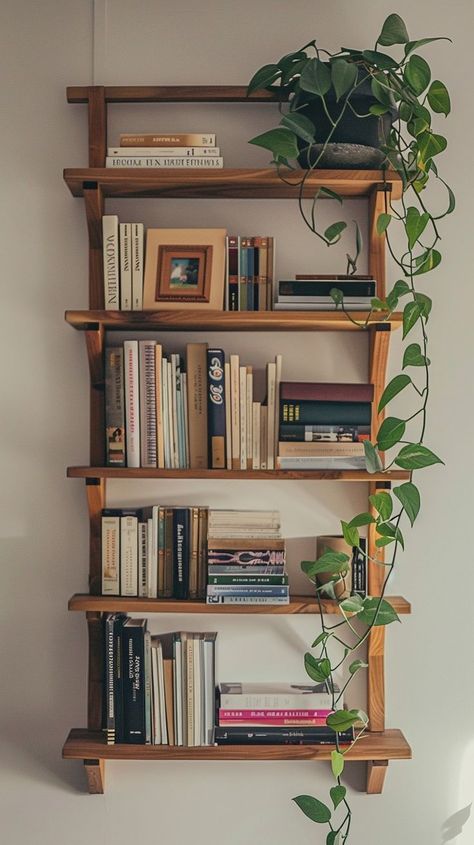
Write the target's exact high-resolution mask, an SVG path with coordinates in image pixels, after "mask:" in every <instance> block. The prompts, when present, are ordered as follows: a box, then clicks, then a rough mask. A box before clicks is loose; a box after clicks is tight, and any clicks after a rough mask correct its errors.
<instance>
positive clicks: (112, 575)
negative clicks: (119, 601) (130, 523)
mask: <svg viewBox="0 0 474 845" xmlns="http://www.w3.org/2000/svg"><path fill="white" fill-rule="evenodd" d="M101 547H102V590H101V591H102V595H103V596H119V595H120V517H119V516H112V515H111V516H102V521H101Z"/></svg>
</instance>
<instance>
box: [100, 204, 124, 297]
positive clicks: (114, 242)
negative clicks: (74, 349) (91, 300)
mask: <svg viewBox="0 0 474 845" xmlns="http://www.w3.org/2000/svg"><path fill="white" fill-rule="evenodd" d="M118 227H119V222H118V217H117V215H116V214H104V215H103V217H102V245H103V246H102V251H103V259H104V308H105V309H106V310H107V309H110V310H114V311H116V310H118V309H119V308H120V263H119V228H118Z"/></svg>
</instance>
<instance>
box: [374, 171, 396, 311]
mask: <svg viewBox="0 0 474 845" xmlns="http://www.w3.org/2000/svg"><path fill="white" fill-rule="evenodd" d="M390 190H391V188H390V185H377V187H376V188H375V189H374V190H373V191H372V193H371V195H370V200H369V273H371V274H373V277H374V279H376V281H377V296H378V297H379V299H385V295H386V262H385V235H379V234H378V233H377V220H378V217H379V214H382V213H383V212H385V211H387V209H388V207H389V204H390Z"/></svg>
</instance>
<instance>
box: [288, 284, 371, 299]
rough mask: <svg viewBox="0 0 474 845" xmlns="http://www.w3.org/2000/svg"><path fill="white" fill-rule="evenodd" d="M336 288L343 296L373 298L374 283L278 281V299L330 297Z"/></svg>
mask: <svg viewBox="0 0 474 845" xmlns="http://www.w3.org/2000/svg"><path fill="white" fill-rule="evenodd" d="M334 288H337V290H340V291H342V293H343V294H344V296H346V295H348V296H352V297H354V296H365V297H368V298H370V297H372V296H375V281H365V282H351V281H337V280H336V281H319V282H317V281H294V280H290V281H279V282H278V298H280V297H281V296H288V297H295V298H297V297H301V299H306V298H307V297H330V296H331V290H333V289H334Z"/></svg>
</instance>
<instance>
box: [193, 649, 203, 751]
mask: <svg viewBox="0 0 474 845" xmlns="http://www.w3.org/2000/svg"><path fill="white" fill-rule="evenodd" d="M201 642H202V641H201V640H200V639H198V637H194V638H193V640H192V649H193V716H194V719H193V740H194V742H193V744H194V745H202V742H203V739H204V737H203V736H202V730H201V719H202V713H201V688H202V677H201V674H202V668H201ZM190 645H191V643H190Z"/></svg>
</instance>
